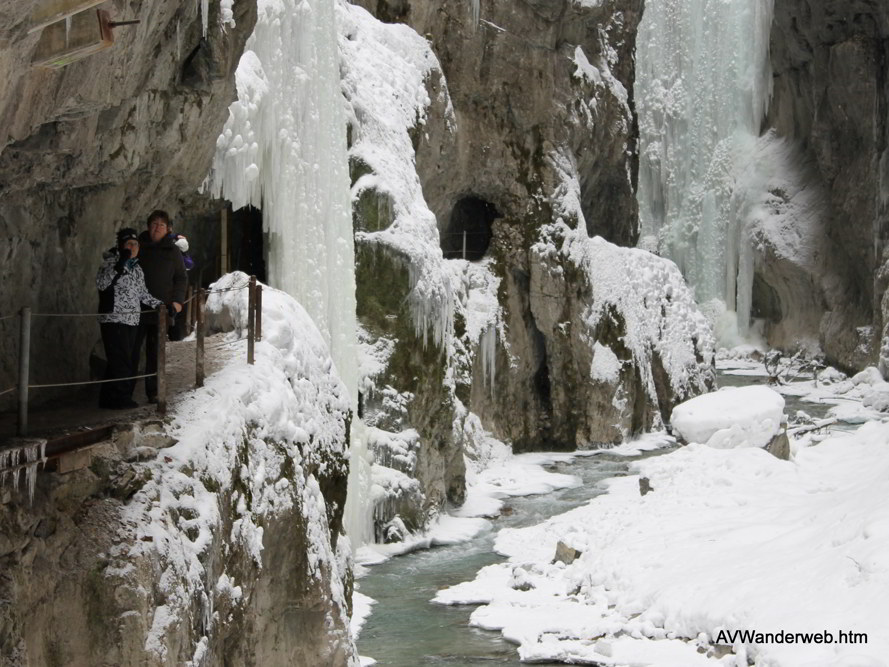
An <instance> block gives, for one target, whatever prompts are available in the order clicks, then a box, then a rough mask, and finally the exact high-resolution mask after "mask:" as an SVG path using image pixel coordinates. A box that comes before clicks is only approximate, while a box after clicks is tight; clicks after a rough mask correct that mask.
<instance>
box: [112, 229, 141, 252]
mask: <svg viewBox="0 0 889 667" xmlns="http://www.w3.org/2000/svg"><path fill="white" fill-rule="evenodd" d="M130 239H132V240H134V241H138V240H139V232H137V231H136V230H135V229H133V228H132V227H124V228H123V229H121V230H120V231H119V232H117V247H118V248H123V245H124V243H126V242H127V241H129V240H130Z"/></svg>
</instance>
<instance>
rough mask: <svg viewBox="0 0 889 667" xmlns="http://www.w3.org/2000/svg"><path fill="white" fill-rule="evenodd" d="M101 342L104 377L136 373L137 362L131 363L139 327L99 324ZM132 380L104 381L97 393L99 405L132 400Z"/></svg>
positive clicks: (109, 405) (109, 406)
mask: <svg viewBox="0 0 889 667" xmlns="http://www.w3.org/2000/svg"><path fill="white" fill-rule="evenodd" d="M99 328H100V329H101V330H102V344H103V345H104V346H105V359H107V361H108V363H107V365H106V366H105V379H106V380H113V379H115V378H126V377H131V376H133V375H136V368H138V364H137V363H133V350H134V349H135V348H136V339H137V336H138V333H139V327H134V326H130V325H129V324H100V325H99ZM133 382H134V381H133V380H120V381H119V382H105V383H103V384H102V387H101V390H100V393H99V405H100V406H102V407H108V408H113V407H117V406H119V405H121V404H123V403H126V402H128V401H130V400H132V397H133Z"/></svg>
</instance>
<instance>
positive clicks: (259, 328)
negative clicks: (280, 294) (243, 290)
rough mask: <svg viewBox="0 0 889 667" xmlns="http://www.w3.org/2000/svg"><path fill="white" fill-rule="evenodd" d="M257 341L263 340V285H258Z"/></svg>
mask: <svg viewBox="0 0 889 667" xmlns="http://www.w3.org/2000/svg"><path fill="white" fill-rule="evenodd" d="M254 334H255V338H256V340H262V284H257V285H256V331H255V332H254Z"/></svg>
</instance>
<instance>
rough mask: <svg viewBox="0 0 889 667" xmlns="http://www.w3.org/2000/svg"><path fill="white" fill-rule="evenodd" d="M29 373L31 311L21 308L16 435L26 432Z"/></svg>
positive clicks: (25, 307)
mask: <svg viewBox="0 0 889 667" xmlns="http://www.w3.org/2000/svg"><path fill="white" fill-rule="evenodd" d="M30 371H31V309H30V308H28V307H27V306H24V307H23V308H22V312H21V327H20V330H19V419H18V428H17V429H16V433H17V434H18V435H25V434H26V433H27V432H28V383H29V382H30V380H29V376H30Z"/></svg>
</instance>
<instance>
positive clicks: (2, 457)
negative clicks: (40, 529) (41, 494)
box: [0, 440, 46, 503]
mask: <svg viewBox="0 0 889 667" xmlns="http://www.w3.org/2000/svg"><path fill="white" fill-rule="evenodd" d="M45 464H46V441H45V440H39V441H36V442H33V443H30V444H27V445H22V446H19V447H13V448H11V449H6V450H4V451H2V452H0V488H2V487H5V486H6V485H7V484H8V482H9V480H10V478H12V488H13V491H18V488H19V484H20V483H21V481H20V478H22V477H23V478H24V481H25V488H26V489H27V490H28V500H29V502H32V503H33V502H34V490H35V489H36V488H37V468H38V466H42V465H45Z"/></svg>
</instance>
